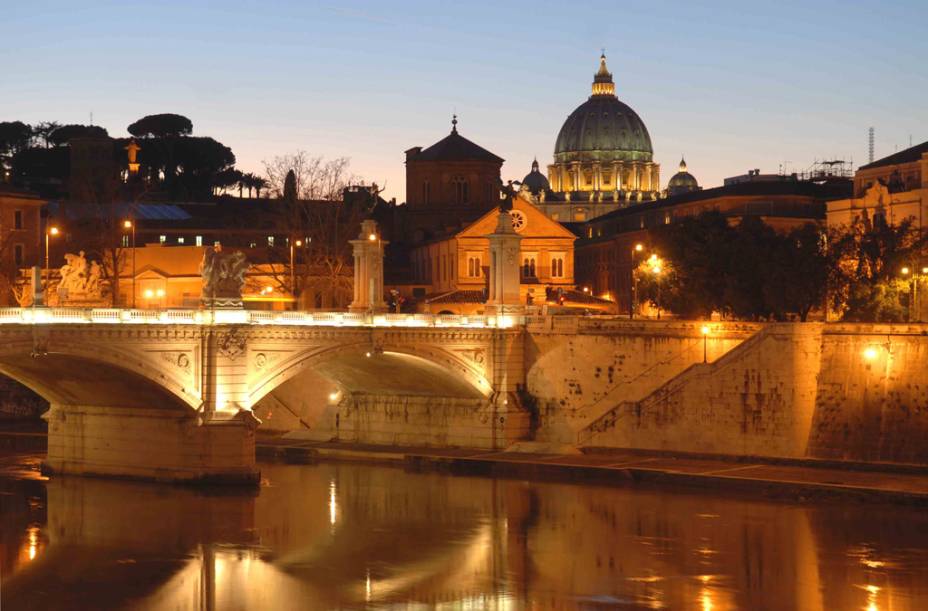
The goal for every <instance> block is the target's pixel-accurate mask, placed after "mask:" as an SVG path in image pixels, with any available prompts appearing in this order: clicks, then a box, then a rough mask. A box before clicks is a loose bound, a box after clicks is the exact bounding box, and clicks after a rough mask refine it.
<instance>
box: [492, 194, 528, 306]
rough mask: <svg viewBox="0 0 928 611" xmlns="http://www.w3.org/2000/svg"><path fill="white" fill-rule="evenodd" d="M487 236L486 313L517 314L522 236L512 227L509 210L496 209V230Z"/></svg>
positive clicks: (519, 304) (519, 303)
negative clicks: (497, 214)
mask: <svg viewBox="0 0 928 611" xmlns="http://www.w3.org/2000/svg"><path fill="white" fill-rule="evenodd" d="M487 238H488V239H489V241H490V278H489V280H490V294H489V295H488V298H487V306H486V313H487V314H489V315H501V314H504V313H516V314H517V313H520V312H521V310H522V304H521V301H520V299H519V244H520V242H521V241H522V236H520V235H519V234H517V233H516V231H515V229H513V228H512V217H511V216H509V212H506V211H500V212H499V216H498V217H497V221H496V229H495V230H494V231H493V233H491V234H490V235H488V236H487Z"/></svg>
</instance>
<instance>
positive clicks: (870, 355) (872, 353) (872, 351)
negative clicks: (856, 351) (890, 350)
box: [863, 346, 880, 361]
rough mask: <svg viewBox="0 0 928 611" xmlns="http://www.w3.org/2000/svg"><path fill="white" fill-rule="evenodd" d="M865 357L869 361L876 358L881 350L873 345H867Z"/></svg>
mask: <svg viewBox="0 0 928 611" xmlns="http://www.w3.org/2000/svg"><path fill="white" fill-rule="evenodd" d="M863 354H864V358H865V359H866V360H868V361H873V360H876V357H878V356H879V355H880V353H879V351H878V350H877V349H876V348H874V347H873V346H867V347H866V348H864V353H863Z"/></svg>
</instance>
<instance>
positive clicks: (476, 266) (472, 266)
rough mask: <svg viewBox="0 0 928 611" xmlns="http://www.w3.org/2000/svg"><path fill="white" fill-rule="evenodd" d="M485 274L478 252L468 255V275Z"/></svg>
mask: <svg viewBox="0 0 928 611" xmlns="http://www.w3.org/2000/svg"><path fill="white" fill-rule="evenodd" d="M482 275H483V269H482V267H481V265H480V256H479V255H476V254H469V255H467V277H468V278H479V277H481V276H482Z"/></svg>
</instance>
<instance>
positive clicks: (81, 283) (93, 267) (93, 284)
mask: <svg viewBox="0 0 928 611" xmlns="http://www.w3.org/2000/svg"><path fill="white" fill-rule="evenodd" d="M64 260H65V264H64V265H62V266H61V270H60V274H61V280H59V281H58V289H57V290H56V291H55V292H56V294H57V297H58V304H59V305H78V304H80V305H98V304H101V303H102V302H103V282H102V277H103V269H102V268H101V267H100V264H99V263H97V262H96V261H88V260H87V257H86V256H85V255H84V251H83V250H82V251H80V254H77V255H75V254H73V253H68V254H66V255H65V256H64Z"/></svg>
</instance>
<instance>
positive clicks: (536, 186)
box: [522, 159, 551, 195]
mask: <svg viewBox="0 0 928 611" xmlns="http://www.w3.org/2000/svg"><path fill="white" fill-rule="evenodd" d="M522 185H523V186H525V187H528V190H529V191H531V192H532V195H538V194H539V193H540V192H542V191H550V190H551V185H550V184H549V183H548V179H547V178H546V177H545V175H544V174H542V173H541V172H539V171H538V160H537V159H536V160H534V161H533V162H532V171H531V172H529V173H528V174H526V175H525V178H523V179H522Z"/></svg>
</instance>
